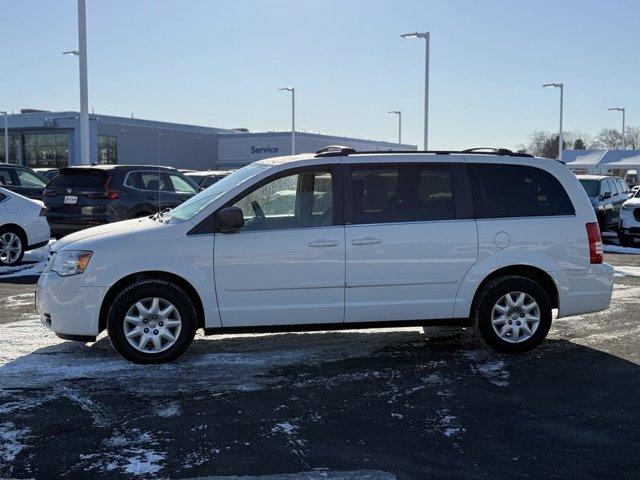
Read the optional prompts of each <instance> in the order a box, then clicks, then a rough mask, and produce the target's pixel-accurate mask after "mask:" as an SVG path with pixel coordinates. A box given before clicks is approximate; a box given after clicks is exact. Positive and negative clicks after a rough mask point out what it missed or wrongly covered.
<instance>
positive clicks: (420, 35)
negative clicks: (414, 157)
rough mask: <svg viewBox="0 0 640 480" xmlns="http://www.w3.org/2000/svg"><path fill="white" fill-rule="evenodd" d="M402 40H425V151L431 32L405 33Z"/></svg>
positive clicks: (427, 124) (427, 142)
mask: <svg viewBox="0 0 640 480" xmlns="http://www.w3.org/2000/svg"><path fill="white" fill-rule="evenodd" d="M400 36H401V37H402V38H424V41H425V46H426V54H425V63H424V149H425V150H428V149H429V42H430V39H429V32H422V33H420V32H415V33H405V34H402V35H400Z"/></svg>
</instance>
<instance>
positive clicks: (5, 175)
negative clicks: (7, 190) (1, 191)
mask: <svg viewBox="0 0 640 480" xmlns="http://www.w3.org/2000/svg"><path fill="white" fill-rule="evenodd" d="M0 185H15V182H14V180H13V178H12V176H11V171H10V170H9V169H8V168H0Z"/></svg>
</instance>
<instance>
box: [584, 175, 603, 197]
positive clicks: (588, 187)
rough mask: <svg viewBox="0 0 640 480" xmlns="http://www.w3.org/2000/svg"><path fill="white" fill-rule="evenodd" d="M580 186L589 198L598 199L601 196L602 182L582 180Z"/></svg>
mask: <svg viewBox="0 0 640 480" xmlns="http://www.w3.org/2000/svg"><path fill="white" fill-rule="evenodd" d="M580 184H581V185H582V188H584V191H585V192H587V196H588V197H597V196H598V195H600V182H599V181H598V180H587V179H584V178H583V179H580Z"/></svg>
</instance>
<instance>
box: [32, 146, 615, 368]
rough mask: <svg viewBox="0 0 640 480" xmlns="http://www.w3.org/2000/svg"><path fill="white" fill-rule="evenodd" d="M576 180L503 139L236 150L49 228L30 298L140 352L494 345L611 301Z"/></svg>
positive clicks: (48, 317)
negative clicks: (85, 224) (200, 342)
mask: <svg viewBox="0 0 640 480" xmlns="http://www.w3.org/2000/svg"><path fill="white" fill-rule="evenodd" d="M602 262H603V255H602V241H601V237H600V231H599V228H598V224H597V220H596V216H595V213H594V210H593V208H592V205H591V203H590V202H589V199H588V198H587V196H586V194H585V191H584V189H583V188H582V186H581V185H580V183H579V182H578V180H577V179H576V178H575V176H574V175H573V174H572V173H571V172H570V171H569V170H568V169H567V167H566V166H565V165H564V164H562V163H560V162H557V161H554V160H548V159H542V158H533V157H531V156H529V155H526V154H514V153H512V152H510V151H507V150H496V151H492V152H485V151H476V150H471V151H461V152H360V153H359V152H356V151H354V150H352V149H349V148H344V147H330V148H327V149H323V150H321V151H319V152H317V153H316V154H304V155H297V156H290V157H281V158H272V159H267V160H261V161H259V162H256V163H253V164H251V165H248V166H246V167H244V168H242V169H240V170H238V171H236V172H234V173H232V174H231V175H229V176H228V177H226V178H224V179H222V180H220V181H219V182H217V183H215V184H214V185H213V186H211V187H209V188H208V189H206V190H204V191H202V192H200V193H199V194H198V195H196V196H194V197H193V198H191V199H190V200H188V201H186V202H185V203H183V204H182V205H180V206H179V207H177V208H175V209H174V210H172V211H170V212H169V213H165V214H162V215H155V216H154V217H149V218H141V219H135V220H128V221H124V222H119V223H114V224H109V225H104V226H100V227H96V228H91V229H88V230H84V231H81V232H78V233H74V234H72V235H69V236H67V237H64V238H63V239H62V240H60V241H59V242H58V243H57V244H56V247H55V251H54V252H53V255H52V257H51V258H50V259H49V261H48V263H47V265H46V267H45V270H44V273H43V274H42V276H41V277H40V280H39V282H38V286H37V292H36V304H37V308H38V311H39V313H40V315H41V318H42V322H43V323H44V325H46V326H47V327H48V328H50V329H52V330H53V331H54V332H56V333H57V334H58V336H60V337H62V338H66V339H72V340H81V341H92V340H95V338H96V336H97V335H98V334H99V333H100V332H101V331H102V330H104V329H107V331H108V334H109V337H110V339H111V342H112V344H113V346H114V347H115V349H116V350H117V351H118V352H119V353H120V354H121V355H122V356H123V357H125V358H126V359H128V360H131V361H134V362H138V363H160V362H166V361H170V360H173V359H175V358H177V357H178V356H180V355H181V354H182V353H183V352H184V351H185V350H186V349H187V348H188V346H189V345H190V343H191V342H192V340H193V337H194V334H195V331H196V329H198V328H203V329H204V330H205V333H216V334H217V333H224V332H247V331H275V330H299V329H304V330H328V329H341V328H358V327H367V328H370V327H376V326H377V327H389V326H406V325H422V326H429V325H468V324H473V325H475V326H476V327H477V329H478V331H479V333H480V334H481V335H482V337H483V338H484V339H485V341H486V342H487V343H488V344H489V345H491V346H492V347H493V348H495V349H497V350H499V351H503V352H524V351H527V350H530V349H532V348H534V347H535V346H537V345H538V344H540V343H541V342H542V341H543V340H544V338H545V337H546V335H547V332H548V331H549V328H550V326H551V320H552V309H557V310H558V316H559V317H566V316H570V315H577V314H582V313H587V312H595V311H599V310H603V309H606V308H607V307H608V305H609V301H610V299H611V292H612V285H613V269H612V268H611V267H610V266H609V265H606V264H603V263H602Z"/></svg>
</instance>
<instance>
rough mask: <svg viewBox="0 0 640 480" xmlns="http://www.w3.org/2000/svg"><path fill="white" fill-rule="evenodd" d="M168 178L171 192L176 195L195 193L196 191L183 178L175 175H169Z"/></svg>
mask: <svg viewBox="0 0 640 480" xmlns="http://www.w3.org/2000/svg"><path fill="white" fill-rule="evenodd" d="M169 178H170V179H171V183H172V184H173V191H174V192H178V193H196V189H195V188H193V187H192V186H191V184H190V183H189V182H187V181H186V180H185V179H184V178H182V177H180V176H179V175H176V174H175V173H170V174H169Z"/></svg>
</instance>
